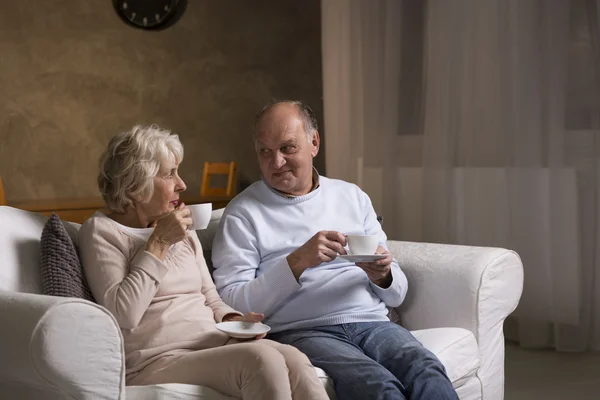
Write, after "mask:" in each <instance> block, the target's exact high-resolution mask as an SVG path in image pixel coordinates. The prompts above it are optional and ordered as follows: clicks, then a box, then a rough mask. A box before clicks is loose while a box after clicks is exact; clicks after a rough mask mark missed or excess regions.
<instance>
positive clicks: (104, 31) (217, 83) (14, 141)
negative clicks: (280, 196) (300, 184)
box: [0, 0, 324, 203]
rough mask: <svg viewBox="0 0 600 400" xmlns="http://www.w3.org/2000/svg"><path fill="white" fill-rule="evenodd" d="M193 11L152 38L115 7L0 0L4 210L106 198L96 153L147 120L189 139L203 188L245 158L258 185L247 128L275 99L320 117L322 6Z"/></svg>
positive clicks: (267, 1)
mask: <svg viewBox="0 0 600 400" xmlns="http://www.w3.org/2000/svg"><path fill="white" fill-rule="evenodd" d="M188 3H189V4H188V7H187V10H186V12H185V14H184V15H183V17H182V18H181V20H180V21H179V22H178V23H177V24H176V25H175V26H173V27H171V28H169V29H166V30H164V31H160V32H149V31H142V30H138V29H134V28H131V27H129V26H127V25H125V24H124V23H123V22H122V21H121V20H120V19H119V17H118V16H117V15H116V13H115V12H114V10H113V8H112V4H111V1H109V0H87V1H73V0H64V1H60V0H48V1H37V0H24V1H10V2H3V4H2V11H1V12H0V175H1V176H2V178H3V180H4V185H5V189H6V192H7V199H8V201H9V203H10V201H11V200H13V201H14V200H23V199H36V198H62V197H86V196H95V195H97V189H96V185H95V180H96V172H97V159H98V157H99V155H100V153H101V151H102V150H103V148H104V147H105V146H106V144H107V142H108V139H109V138H110V137H111V136H112V135H114V134H115V133H117V132H119V131H121V130H125V129H128V128H130V127H131V126H132V125H133V124H135V123H138V122H141V123H150V122H155V123H158V124H160V125H162V126H164V127H167V128H170V129H172V130H174V131H176V132H177V133H179V134H180V137H181V139H182V141H183V144H184V146H185V150H186V158H185V161H184V163H183V164H182V167H181V173H182V176H183V178H184V179H185V180H186V182H187V183H188V190H191V191H196V192H197V191H199V187H200V180H201V176H202V164H203V162H204V161H206V160H208V161H220V160H236V161H238V163H239V178H240V180H241V181H246V182H248V181H253V180H256V179H257V178H258V177H259V175H258V168H257V166H256V162H255V156H254V153H253V149H252V140H251V135H250V132H251V131H250V129H251V124H252V121H253V115H254V114H255V113H256V112H257V111H258V110H259V109H260V108H261V107H262V105H263V104H264V103H265V102H267V101H269V100H270V99H272V98H297V99H301V100H304V101H306V102H307V103H308V104H310V105H311V106H312V107H313V108H314V110H315V112H316V113H317V114H318V115H319V116H320V118H321V121H322V103H321V94H322V85H321V50H320V49H321V39H320V4H319V0H302V1H277V0H253V1H242V0H219V1H213V0H189V1H188ZM321 125H322V123H321ZM321 157H322V156H321ZM321 157H320V158H319V159H318V160H317V167H318V168H321V170H322V169H323V165H324V162H323V159H322V158H321Z"/></svg>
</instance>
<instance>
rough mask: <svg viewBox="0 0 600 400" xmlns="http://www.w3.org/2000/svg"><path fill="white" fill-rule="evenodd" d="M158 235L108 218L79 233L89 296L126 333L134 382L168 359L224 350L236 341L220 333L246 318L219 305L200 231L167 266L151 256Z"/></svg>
mask: <svg viewBox="0 0 600 400" xmlns="http://www.w3.org/2000/svg"><path fill="white" fill-rule="evenodd" d="M151 232H152V229H135V228H129V227H126V226H124V225H121V224H119V223H117V222H115V221H113V220H112V219H110V218H108V217H107V216H105V215H103V214H101V213H97V214H95V215H94V216H93V217H91V218H90V219H88V220H87V221H86V222H85V223H84V224H83V225H82V226H81V229H80V230H79V237H78V246H79V255H80V258H81V262H82V264H83V269H84V272H85V276H86V278H87V281H88V284H89V285H90V289H91V291H92V293H93V295H94V298H95V299H96V302H97V303H98V304H100V305H102V306H104V307H106V308H107V309H108V310H110V311H111V312H112V314H113V315H114V316H115V318H116V319H117V321H118V322H119V325H120V326H121V330H122V332H123V338H124V340H125V356H126V366H127V374H130V373H133V372H137V371H139V370H141V369H142V368H144V367H145V366H146V365H148V364H149V363H151V362H152V361H154V360H156V359H158V358H160V357H162V356H165V355H168V354H176V353H178V352H182V351H190V350H201V349H208V348H213V347H217V346H222V345H224V344H225V343H226V342H227V340H228V339H229V337H228V336H227V335H226V334H225V333H223V332H220V331H218V330H217V329H216V327H215V325H216V323H217V322H221V321H222V319H223V317H224V316H225V315H226V314H230V313H235V314H239V313H238V312H236V311H235V310H233V309H232V308H231V307H229V306H227V305H226V304H225V303H224V302H223V301H222V300H221V298H220V297H219V295H218V293H217V290H216V288H215V285H214V283H213V281H212V278H211V277H210V273H209V271H208V267H207V266H206V261H205V260H204V257H203V255H202V247H201V246H200V242H199V240H198V236H197V235H196V233H195V232H194V231H190V233H189V234H188V236H187V238H186V239H185V240H183V241H181V242H179V243H177V244H175V245H173V246H171V248H170V249H169V252H168V254H167V256H166V257H165V260H164V261H161V260H160V259H158V258H156V257H155V256H154V255H152V254H150V253H149V252H147V251H145V250H144V249H145V246H146V241H147V239H148V237H149V235H150V233H151Z"/></svg>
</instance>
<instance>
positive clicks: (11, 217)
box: [0, 206, 48, 293]
mask: <svg viewBox="0 0 600 400" xmlns="http://www.w3.org/2000/svg"><path fill="white" fill-rule="evenodd" d="M47 220H48V218H47V217H44V216H43V215H39V214H34V213H31V212H28V211H23V210H19V209H16V208H12V207H8V206H0V289H2V290H9V291H13V292H26V293H41V292H42V286H41V280H40V237H41V236H42V229H44V224H45V223H46V221H47Z"/></svg>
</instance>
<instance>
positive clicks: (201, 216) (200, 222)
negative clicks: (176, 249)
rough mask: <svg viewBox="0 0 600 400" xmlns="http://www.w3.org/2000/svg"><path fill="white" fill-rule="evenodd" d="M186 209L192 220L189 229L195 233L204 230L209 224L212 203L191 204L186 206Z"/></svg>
mask: <svg viewBox="0 0 600 400" xmlns="http://www.w3.org/2000/svg"><path fill="white" fill-rule="evenodd" d="M187 208H189V209H190V211H191V212H192V215H190V218H192V226H190V229H193V230H195V231H197V230H200V229H206V227H207V226H208V223H209V222H210V215H211V213H212V203H202V204H192V205H189V206H187Z"/></svg>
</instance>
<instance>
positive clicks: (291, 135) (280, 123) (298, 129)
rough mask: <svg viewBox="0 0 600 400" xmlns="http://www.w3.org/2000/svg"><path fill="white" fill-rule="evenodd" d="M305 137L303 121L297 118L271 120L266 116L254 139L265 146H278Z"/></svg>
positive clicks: (257, 128) (257, 127)
mask: <svg viewBox="0 0 600 400" xmlns="http://www.w3.org/2000/svg"><path fill="white" fill-rule="evenodd" d="M301 135H305V133H304V126H303V124H302V120H300V118H297V117H295V116H289V117H286V118H269V117H268V116H266V117H265V118H263V120H262V121H261V122H260V123H259V124H258V125H257V126H256V129H255V133H254V139H255V141H256V142H257V143H260V144H264V145H277V144H279V143H283V142H288V141H294V140H298V138H300V137H301Z"/></svg>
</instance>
